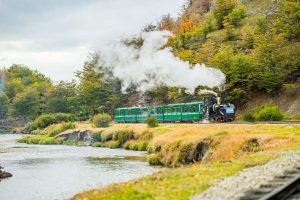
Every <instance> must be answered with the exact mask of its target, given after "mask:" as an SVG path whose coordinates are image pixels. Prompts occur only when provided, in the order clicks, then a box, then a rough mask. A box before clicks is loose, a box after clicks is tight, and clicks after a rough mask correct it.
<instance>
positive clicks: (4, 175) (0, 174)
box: [0, 165, 12, 179]
mask: <svg viewBox="0 0 300 200" xmlns="http://www.w3.org/2000/svg"><path fill="white" fill-rule="evenodd" d="M1 169H3V167H1V165H0V179H3V178H8V177H12V174H11V173H8V172H5V171H2V170H1Z"/></svg>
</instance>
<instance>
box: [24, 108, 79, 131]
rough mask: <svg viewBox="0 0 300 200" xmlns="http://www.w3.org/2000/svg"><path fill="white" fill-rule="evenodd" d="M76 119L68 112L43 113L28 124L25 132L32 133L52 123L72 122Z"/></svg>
mask: <svg viewBox="0 0 300 200" xmlns="http://www.w3.org/2000/svg"><path fill="white" fill-rule="evenodd" d="M74 120H75V118H74V117H73V116H72V115H71V114H66V113H55V114H43V115H40V116H39V117H38V118H36V119H35V120H34V122H32V123H28V124H26V126H25V127H24V129H23V132H25V133H31V132H32V131H34V130H36V129H44V128H46V127H48V126H50V125H52V124H57V123H60V122H70V121H74Z"/></svg>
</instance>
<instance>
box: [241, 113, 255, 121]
mask: <svg viewBox="0 0 300 200" xmlns="http://www.w3.org/2000/svg"><path fill="white" fill-rule="evenodd" d="M243 120H244V121H247V122H255V116H254V115H253V114H252V113H245V114H244V115H243Z"/></svg>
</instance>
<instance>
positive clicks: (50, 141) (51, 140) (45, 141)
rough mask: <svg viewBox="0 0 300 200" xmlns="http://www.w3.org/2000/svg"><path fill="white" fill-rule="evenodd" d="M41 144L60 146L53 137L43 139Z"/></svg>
mask: <svg viewBox="0 0 300 200" xmlns="http://www.w3.org/2000/svg"><path fill="white" fill-rule="evenodd" d="M39 144H43V145H53V144H58V142H57V141H56V140H55V139H54V138H53V137H47V138H43V139H41V140H40V142H39Z"/></svg>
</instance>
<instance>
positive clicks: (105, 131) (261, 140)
mask: <svg viewBox="0 0 300 200" xmlns="http://www.w3.org/2000/svg"><path fill="white" fill-rule="evenodd" d="M74 125H75V128H70V129H67V130H64V131H62V132H60V133H58V134H54V135H55V136H53V135H51V134H50V132H51V131H50V130H52V129H60V130H61V128H60V126H61V125H55V126H54V127H52V128H50V129H49V128H47V129H46V130H44V131H42V132H40V133H37V135H35V136H30V137H26V139H22V140H23V142H24V141H25V142H28V141H30V142H31V141H33V140H35V139H37V138H44V139H43V140H46V139H49V138H52V140H53V143H54V144H63V143H65V144H66V143H71V144H72V143H76V142H75V141H63V140H61V137H60V136H62V135H65V134H72V133H73V132H78V131H79V132H84V131H87V130H88V131H89V132H91V133H92V138H93V140H94V143H93V146H95V147H110V148H125V149H131V150H147V151H148V152H149V162H150V164H154V165H155V164H157V165H164V166H168V167H171V168H168V169H166V170H163V171H162V172H160V173H157V174H154V175H151V176H147V177H145V178H141V179H138V180H135V181H131V182H128V183H121V184H114V185H111V186H108V187H106V188H102V189H98V190H93V191H90V192H86V193H83V194H79V195H77V196H76V197H74V198H75V199H188V198H189V197H191V196H192V195H195V194H197V193H199V192H201V191H203V190H205V189H206V188H207V187H210V186H211V185H213V184H215V183H216V180H217V179H220V178H224V177H227V176H231V175H234V174H236V173H238V172H239V171H241V170H242V169H244V168H247V167H251V166H255V165H261V164H264V163H266V162H267V161H269V160H271V159H274V158H275V157H277V156H278V152H281V151H284V150H296V149H300V125H288V124H287V125H284V124H282V125H275V124H273V125H271V124H162V125H160V126H158V127H155V128H148V127H147V125H145V124H114V125H111V126H110V127H108V128H95V127H93V125H91V124H82V123H75V124H74ZM45 131H47V134H46V133H45ZM56 133H57V132H56ZM50 136H52V137H50ZM39 143H42V142H41V140H40V141H39ZM200 163H201V164H200Z"/></svg>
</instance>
